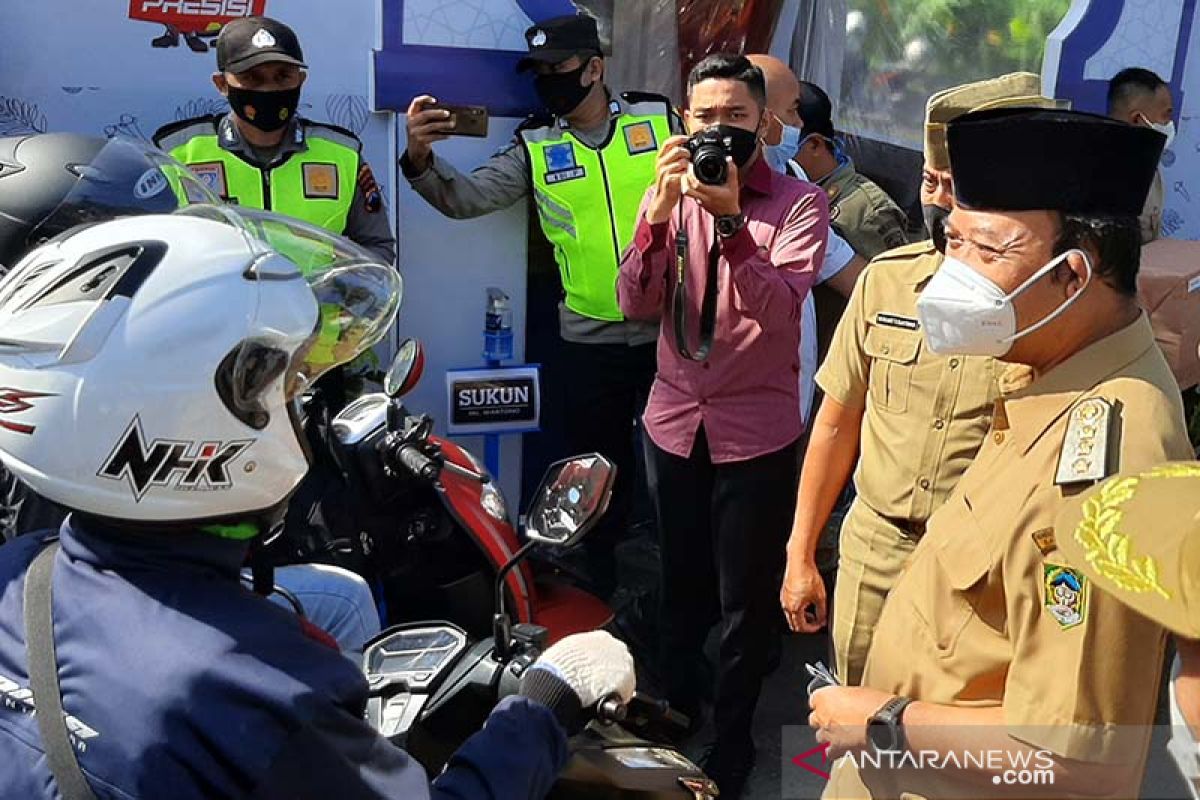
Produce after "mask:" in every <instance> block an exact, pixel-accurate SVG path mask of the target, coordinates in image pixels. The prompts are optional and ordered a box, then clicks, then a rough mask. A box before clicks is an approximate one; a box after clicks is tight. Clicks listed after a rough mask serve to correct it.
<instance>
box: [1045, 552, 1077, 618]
mask: <svg viewBox="0 0 1200 800" xmlns="http://www.w3.org/2000/svg"><path fill="white" fill-rule="evenodd" d="M1042 586H1043V590H1044V595H1043V596H1044V600H1043V605H1044V606H1045V607H1046V611H1048V612H1049V613H1050V616H1052V617H1054V619H1055V620H1056V621H1057V622H1058V626H1059V627H1060V628H1062V629H1063V630H1067V629H1069V628H1074V627H1075V626H1076V625H1082V624H1083V622H1084V621H1085V620H1086V619H1087V610H1088V583H1087V578H1085V577H1083V576H1082V575H1080V574H1079V573H1078V572H1076V571H1075V570H1073V569H1071V568H1069V567H1063V566H1059V565H1058V564H1043V565H1042Z"/></svg>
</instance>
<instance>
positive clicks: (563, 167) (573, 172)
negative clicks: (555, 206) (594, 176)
mask: <svg viewBox="0 0 1200 800" xmlns="http://www.w3.org/2000/svg"><path fill="white" fill-rule="evenodd" d="M545 153H546V176H545V177H546V183H549V184H554V183H562V182H563V181H571V180H575V179H577V178H582V177H583V176H584V175H586V174H587V173H586V172H585V171H584V169H583V167H581V166H579V165H578V164H577V163H576V161H575V145H573V144H571V143H570V142H562V143H560V144H553V145H550V146H549V147H547V148H546V150H545Z"/></svg>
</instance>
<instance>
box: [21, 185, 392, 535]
mask: <svg viewBox="0 0 1200 800" xmlns="http://www.w3.org/2000/svg"><path fill="white" fill-rule="evenodd" d="M281 253H286V254H287V255H288V256H289V257H285V256H284V255H281ZM297 262H300V263H304V264H305V267H307V269H308V272H307V273H302V271H301V269H300V268H298V267H297ZM399 304H400V278H399V275H398V274H397V273H396V272H395V270H393V269H391V268H390V267H386V266H383V265H381V264H379V263H378V261H377V260H375V259H374V258H373V257H372V256H371V255H370V254H369V253H367V252H366V251H365V250H362V249H361V248H358V247H356V246H355V245H353V244H351V243H349V242H347V241H346V240H344V239H341V238H340V237H336V236H333V235H332V234H329V233H326V232H324V231H321V230H320V229H317V228H314V227H312V226H307V225H304V224H303V223H299V222H296V221H293V220H288V219H286V218H283V217H278V216H276V215H272V214H267V213H263V212H248V211H238V212H233V211H231V210H229V209H217V208H214V207H206V206H194V207H192V208H190V209H188V210H186V211H180V212H177V213H175V214H172V215H155V216H143V217H129V218H125V219H119V220H115V221H111V222H104V223H100V224H96V225H92V226H90V227H87V226H85V227H82V228H76V229H74V230H73V231H68V232H67V233H65V234H62V235H60V236H59V237H57V238H55V239H53V240H51V241H50V242H48V243H47V244H45V245H43V246H41V247H39V248H37V249H36V250H34V251H32V252H31V253H29V254H28V255H27V256H26V257H25V258H24V259H22V260H21V261H20V262H19V263H18V264H17V265H16V267H14V269H13V270H12V271H11V272H10V273H9V274H8V275H6V276H5V277H4V278H3V280H0V458H2V459H3V461H4V464H5V466H7V467H8V468H9V469H10V470H12V471H13V472H14V473H15V474H16V475H17V476H18V477H20V478H21V479H22V480H23V481H25V482H26V483H28V484H29V485H30V486H31V487H32V488H33V489H34V491H36V492H38V493H39V494H42V495H45V496H46V497H48V498H50V499H51V500H54V501H56V502H58V503H60V504H62V505H64V506H66V507H68V508H71V509H76V510H79V511H83V512H87V513H91V514H96V515H99V516H103V517H108V518H112V519H117V520H132V521H140V522H166V521H189V522H200V521H216V520H223V519H229V518H231V517H233V518H236V517H238V516H242V517H243V518H246V517H253V516H257V515H259V514H261V513H264V512H270V511H272V510H273V509H275V508H276V507H278V506H279V505H280V504H281V503H282V502H283V501H285V500H286V499H287V497H288V495H289V494H290V493H291V492H292V490H293V489H294V488H295V487H296V485H297V484H298V483H299V481H300V479H301V478H302V477H303V476H304V474H305V472H307V470H308V466H309V464H308V459H307V457H306V453H305V450H304V449H303V446H302V444H301V441H302V438H301V437H300V435H299V434H298V432H297V429H296V426H295V422H294V415H293V410H294V404H293V403H292V402H291V401H292V398H293V397H294V396H295V394H297V393H298V392H299V391H300V390H302V389H303V388H304V387H305V386H306V385H308V384H309V383H311V381H313V380H315V379H316V378H317V376H318V375H320V374H321V373H322V372H324V371H325V370H327V369H329V368H330V367H333V366H336V365H338V364H342V363H345V362H347V361H349V360H351V359H352V358H354V357H355V356H356V355H358V354H359V353H361V352H363V351H365V350H366V349H367V348H369V347H370V346H371V345H372V344H374V343H375V342H376V341H378V340H379V339H380V338H381V337H382V336H383V334H384V333H385V332H386V331H387V328H388V327H389V326H390V324H391V323H392V321H393V319H394V318H395V315H396V312H397V310H398V308H399Z"/></svg>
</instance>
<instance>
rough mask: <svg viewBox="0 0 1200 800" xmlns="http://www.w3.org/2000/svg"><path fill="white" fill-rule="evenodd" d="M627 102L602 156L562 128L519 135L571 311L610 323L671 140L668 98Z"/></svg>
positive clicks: (636, 98)
mask: <svg viewBox="0 0 1200 800" xmlns="http://www.w3.org/2000/svg"><path fill="white" fill-rule="evenodd" d="M622 99H623V100H624V101H625V102H623V103H622V111H623V112H624V113H622V114H621V115H620V116H619V117H617V118H616V124H615V126H614V129H613V133H612V136H610V137H609V140H608V142H607V143H606V144H605V145H604V146H603V147H601V148H600V149H598V150H597V149H593V148H592V147H589V146H588V145H586V144H584V143H583V142H582V141H581V140H580V139H579V138H577V137H576V136H575V134H574V133H572V132H571V130H570V129H564V128H561V127H559V125H558V124H553V123H552V124H550V125H543V126H541V127H530V128H524V127H522V128H521V129H520V135H521V140H522V141H523V142H524V144H525V148H526V151H527V153H528V156H529V166H530V170H531V173H532V183H533V198H534V202H536V204H537V210H538V218H539V220H540V221H541V225H542V231H543V232H544V233H545V234H546V238H547V239H549V240H550V243H551V244H552V245H554V258H555V260H556V261H557V262H558V269H559V272H560V273H561V274H562V283H563V288H564V289H565V290H566V295H567V297H566V305H567V308H569V309H571V310H572V311H574V312H575V313H577V314H581V315H583V316H585V317H591V318H592V319H599V320H608V321H612V322H619V321H620V320H623V319H624V316H622V314H621V309H620V307H619V306H618V305H617V289H616V285H617V270H618V268H619V266H620V263H621V253H622V252H623V251H624V250H625V248H626V247H628V246H629V244H630V243H631V242H632V241H633V233H634V230H635V226H636V223H637V213H638V208H639V207H640V206H641V202H642V197H643V196H644V195H645V194H646V190H647V189H648V188H650V185H651V184H652V183H654V164H655V159H656V156H657V154H658V149H659V148H660V147H661V146H662V143H663V142H664V141H665V140H666V139H667V138H668V137H669V136H671V122H670V113H671V111H670V103H669V101H668V100H667V99H666V98H659V97H657V96H653V95H636V94H632V93H631V94H628V95H623V96H622Z"/></svg>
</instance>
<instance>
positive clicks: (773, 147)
mask: <svg viewBox="0 0 1200 800" xmlns="http://www.w3.org/2000/svg"><path fill="white" fill-rule="evenodd" d="M780 125H783V123H782V122H781V123H780ZM798 152H800V129H799V128H796V127H793V126H791V125H783V134H782V135H781V136H780V138H779V144H767V145H763V157H764V158H766V159H767V164H768V165H769V166H770V167H771V169H773V170H775V171H776V172H779V173H782V174H784V175H786V174H787V171H788V168H787V165H788V162H789V161H791V160H792V159H793V158H795V157H796V153H798Z"/></svg>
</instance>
